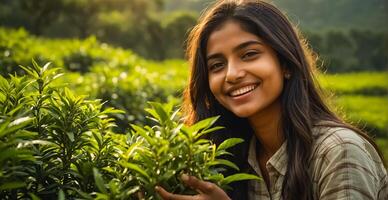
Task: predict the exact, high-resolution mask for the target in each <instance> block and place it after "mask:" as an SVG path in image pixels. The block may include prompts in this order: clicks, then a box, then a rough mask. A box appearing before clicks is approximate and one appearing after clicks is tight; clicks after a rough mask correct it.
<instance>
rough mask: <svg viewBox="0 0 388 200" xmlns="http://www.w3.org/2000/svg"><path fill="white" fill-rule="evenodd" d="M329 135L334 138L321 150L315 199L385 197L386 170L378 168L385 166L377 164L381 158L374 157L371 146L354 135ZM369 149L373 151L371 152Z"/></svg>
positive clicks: (353, 199) (361, 199)
mask: <svg viewBox="0 0 388 200" xmlns="http://www.w3.org/2000/svg"><path fill="white" fill-rule="evenodd" d="M353 134H356V133H353ZM333 137H337V138H336V139H334V140H332V143H330V144H329V145H326V148H325V151H323V152H324V153H322V154H321V155H320V156H321V159H320V160H321V162H320V163H319V165H320V166H319V169H320V172H319V178H318V197H319V199H320V200H334V199H336V200H345V199H346V200H348V199H349V200H357V199H360V200H364V199H379V200H380V199H381V200H382V199H388V198H386V179H387V176H386V171H385V173H382V172H381V171H380V170H385V169H384V168H383V169H381V168H380V167H379V166H381V165H382V161H381V160H380V159H379V157H378V156H376V155H377V152H376V151H375V150H374V149H373V146H372V145H371V144H369V142H367V141H366V140H363V139H362V138H361V136H358V135H357V136H356V137H358V138H356V139H354V137H353V138H350V139H349V138H345V139H344V138H341V136H338V135H336V136H333ZM370 151H374V152H372V154H371V152H370ZM376 159H377V160H376ZM382 174H383V176H382ZM384 174H385V176H384ZM384 179H385V180H384ZM384 184H385V186H384ZM383 187H385V189H384V188H383ZM383 190H384V191H383ZM382 195H385V197H383V196H382Z"/></svg>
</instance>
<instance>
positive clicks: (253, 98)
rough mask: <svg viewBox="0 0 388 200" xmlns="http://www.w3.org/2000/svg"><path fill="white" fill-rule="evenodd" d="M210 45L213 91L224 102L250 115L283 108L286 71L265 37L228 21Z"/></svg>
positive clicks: (211, 86)
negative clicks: (280, 100)
mask: <svg viewBox="0 0 388 200" xmlns="http://www.w3.org/2000/svg"><path fill="white" fill-rule="evenodd" d="M206 48H207V55H206V58H207V67H208V78H209V86H210V90H211V92H212V93H213V95H214V96H215V98H216V99H217V101H218V102H219V103H220V104H221V105H223V106H224V107H225V108H226V109H228V110H230V111H231V112H233V113H234V114H235V115H237V116H239V117H248V118H251V117H256V116H258V115H261V114H263V113H267V112H266V111H269V110H273V109H272V108H273V107H274V106H275V107H278V108H280V103H279V96H280V94H281V92H282V90H283V81H284V79H283V77H284V73H283V70H282V68H281V66H280V63H279V60H278V58H277V56H276V53H275V52H274V50H273V49H272V48H270V47H269V46H268V45H266V44H265V43H264V41H263V40H262V39H260V38H259V37H258V36H256V35H254V34H252V33H249V32H247V31H245V30H244V29H242V28H241V25H240V24H239V22H237V21H235V20H228V21H226V22H225V23H223V24H222V25H221V26H220V27H219V28H218V29H216V30H214V31H213V32H212V33H211V34H210V36H209V40H208V43H207V47H206ZM276 110H279V109H276Z"/></svg>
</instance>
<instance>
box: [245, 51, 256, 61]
mask: <svg viewBox="0 0 388 200" xmlns="http://www.w3.org/2000/svg"><path fill="white" fill-rule="evenodd" d="M257 54H259V53H258V52H256V51H249V52H247V53H245V54H244V55H243V56H242V59H243V60H244V59H250V58H253V57H255V56H256V55H257Z"/></svg>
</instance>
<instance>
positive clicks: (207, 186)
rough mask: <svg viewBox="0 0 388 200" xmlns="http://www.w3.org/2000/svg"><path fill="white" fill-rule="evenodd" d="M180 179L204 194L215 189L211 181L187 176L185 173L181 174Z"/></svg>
mask: <svg viewBox="0 0 388 200" xmlns="http://www.w3.org/2000/svg"><path fill="white" fill-rule="evenodd" d="M181 179H182V181H183V182H184V183H185V184H186V185H187V186H189V187H191V188H193V189H197V190H199V191H201V192H202V193H205V194H209V193H211V192H213V190H214V189H215V187H214V184H213V183H210V182H206V181H202V180H199V179H198V178H196V177H194V176H188V175H186V174H182V176H181Z"/></svg>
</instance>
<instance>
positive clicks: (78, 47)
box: [0, 27, 388, 152]
mask: <svg viewBox="0 0 388 200" xmlns="http://www.w3.org/2000/svg"><path fill="white" fill-rule="evenodd" d="M32 58H34V59H35V60H37V62H38V63H39V64H41V65H44V64H45V63H46V62H51V63H52V66H54V67H60V68H62V72H64V75H63V76H62V77H60V78H58V79H57V80H56V81H55V82H54V84H56V85H59V86H61V85H64V86H67V87H69V88H70V89H71V90H73V91H74V93H76V94H78V95H86V98H90V99H95V98H98V99H102V100H103V101H104V102H106V103H105V104H104V105H105V106H107V107H108V106H112V107H115V108H117V109H121V110H123V111H125V114H122V113H117V114H115V119H116V120H117V123H118V125H119V129H120V130H124V129H126V128H128V123H138V124H146V123H147V119H146V118H145V117H144V116H145V112H144V110H143V108H144V107H146V102H147V101H158V102H167V101H174V102H176V103H177V104H179V102H180V99H181V95H182V92H183V89H184V86H185V85H186V83H187V82H188V80H187V79H188V73H189V68H188V66H187V63H186V62H185V61H183V60H166V61H163V62H158V61H151V60H145V59H143V58H141V57H139V56H137V55H136V54H134V53H133V52H132V51H130V50H126V49H121V48H116V47H112V46H110V45H107V44H104V43H100V42H99V41H97V40H96V39H95V38H94V37H90V38H87V39H85V40H78V39H72V40H69V39H67V40H63V39H46V38H39V37H34V36H32V35H30V34H29V33H27V32H26V31H24V30H22V29H19V30H13V29H5V28H1V27H0V75H3V76H8V75H9V74H15V73H16V74H23V72H22V70H21V69H20V68H19V67H18V65H24V66H29V65H31V59H32ZM387 80H388V72H357V73H347V74H321V75H320V76H319V82H320V83H321V85H322V86H323V88H324V89H325V90H326V91H327V92H328V94H331V97H330V98H329V100H330V102H331V104H332V106H333V107H334V108H335V110H336V111H337V112H338V113H339V114H340V115H341V116H343V117H344V118H345V119H346V120H347V121H349V122H351V123H353V124H355V125H358V126H359V127H361V128H363V129H365V130H367V131H368V132H369V133H370V134H371V135H372V136H375V137H378V138H379V140H378V143H379V145H380V146H381V147H382V148H383V149H384V151H385V152H388V147H387V143H388V142H387V141H388V140H387V139H388V81H387Z"/></svg>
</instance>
